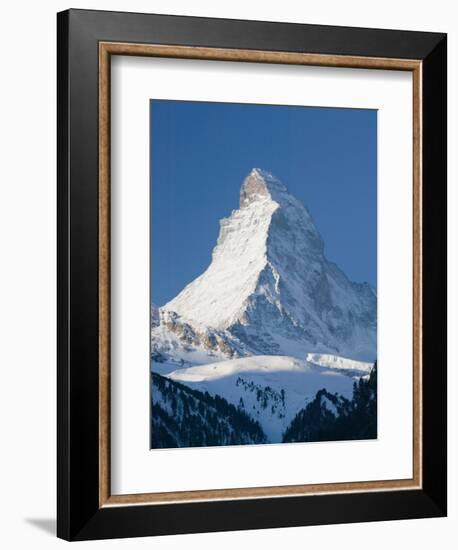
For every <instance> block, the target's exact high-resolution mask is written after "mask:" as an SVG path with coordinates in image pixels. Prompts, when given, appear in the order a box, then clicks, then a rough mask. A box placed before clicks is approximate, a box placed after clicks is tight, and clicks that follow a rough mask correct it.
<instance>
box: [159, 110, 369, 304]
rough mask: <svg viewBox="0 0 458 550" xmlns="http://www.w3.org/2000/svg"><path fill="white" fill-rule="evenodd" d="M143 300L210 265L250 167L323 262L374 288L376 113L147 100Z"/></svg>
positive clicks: (165, 296) (164, 293)
mask: <svg viewBox="0 0 458 550" xmlns="http://www.w3.org/2000/svg"><path fill="white" fill-rule="evenodd" d="M150 106H151V109H150V114H151V248H152V250H151V299H152V301H153V303H155V304H156V305H163V304H164V303H166V302H167V301H168V300H170V299H171V298H173V297H174V296H175V295H176V294H178V292H180V290H182V288H183V287H184V286H185V285H186V284H188V283H189V282H191V281H192V280H193V279H194V278H195V277H197V276H198V275H200V274H201V273H202V272H203V271H204V270H205V269H206V268H207V266H208V265H209V263H210V258H211V251H212V249H213V247H214V246H215V244H216V239H217V236H218V230H219V224H218V220H219V219H220V218H222V217H224V216H228V215H229V214H230V213H231V211H232V210H233V209H235V208H238V201H239V190H240V186H241V184H242V181H243V179H244V178H245V176H246V175H247V174H248V173H249V172H250V170H251V169H252V168H253V167H258V168H263V169H265V170H268V171H269V172H271V173H272V174H274V175H275V176H277V177H278V178H279V179H281V180H282V181H283V183H285V185H286V186H287V187H288V189H289V191H290V192H291V193H293V194H294V195H295V196H296V197H298V198H299V199H301V200H302V202H303V203H304V204H305V205H306V206H307V208H308V209H309V211H310V213H311V215H312V217H313V219H314V220H315V223H316V226H317V228H318V230H319V231H320V233H321V235H322V237H323V239H324V242H325V253H326V256H327V257H328V258H329V259H330V260H332V261H334V262H336V263H337V264H338V265H339V267H340V268H341V269H342V270H343V271H344V272H345V273H346V274H347V275H348V276H349V277H350V279H352V280H354V281H358V282H364V281H367V282H369V283H370V284H371V285H372V286H374V287H376V283H377V280H376V277H377V247H376V242H377V112H376V111H375V110H365V109H330V108H316V107H290V106H270V105H243V104H228V103H207V102H187V101H165V100H151V104H150Z"/></svg>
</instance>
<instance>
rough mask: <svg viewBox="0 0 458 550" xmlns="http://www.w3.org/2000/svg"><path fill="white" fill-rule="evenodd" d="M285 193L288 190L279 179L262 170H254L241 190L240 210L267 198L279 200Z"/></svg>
mask: <svg viewBox="0 0 458 550" xmlns="http://www.w3.org/2000/svg"><path fill="white" fill-rule="evenodd" d="M285 193H287V189H286V187H285V185H283V183H282V182H281V181H280V180H279V179H277V178H276V177H275V176H273V175H272V174H271V173H270V172H267V171H265V170H262V169H261V168H253V169H252V170H251V172H250V173H249V174H248V176H247V177H246V178H245V180H244V182H243V184H242V187H241V188H240V208H245V207H246V206H248V205H249V204H251V203H252V202H253V201H256V200H259V199H264V198H266V197H270V198H272V200H277V199H279V196H280V195H283V194H285Z"/></svg>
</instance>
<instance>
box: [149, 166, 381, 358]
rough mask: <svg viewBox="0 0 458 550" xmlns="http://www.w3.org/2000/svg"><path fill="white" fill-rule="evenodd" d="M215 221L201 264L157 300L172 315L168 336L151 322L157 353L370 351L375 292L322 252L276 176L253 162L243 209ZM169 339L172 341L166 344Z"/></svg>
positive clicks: (356, 354) (306, 217) (370, 354)
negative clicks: (163, 300) (208, 253)
mask: <svg viewBox="0 0 458 550" xmlns="http://www.w3.org/2000/svg"><path fill="white" fill-rule="evenodd" d="M220 225H221V228H220V234H219V237H218V241H217V245H216V246H215V248H214V250H213V254H212V261H211V264H210V265H209V267H208V268H207V270H206V271H205V272H204V273H203V274H202V275H200V276H199V277H198V278H197V279H196V280H194V281H193V282H191V283H190V284H189V285H188V286H186V287H185V288H184V289H183V291H182V292H180V294H178V296H177V297H175V298H174V299H173V300H171V301H170V302H168V303H167V304H166V305H165V306H164V307H163V308H161V312H162V316H164V315H165V316H166V317H168V318H169V317H170V315H174V316H175V321H174V327H173V335H172V336H170V333H168V335H167V334H166V333H167V330H166V329H164V327H163V326H162V329H160V328H158V327H160V326H161V322H159V325H156V326H153V328H152V348H153V351H154V350H155V349H156V348H157V349H159V348H160V349H166V348H167V349H169V352H167V353H166V356H168V357H170V356H172V358H173V355H174V354H175V356H176V355H177V354H180V353H181V356H180V357H181V358H183V357H188V356H189V354H191V355H192V353H194V355H196V353H195V352H198V353H197V355H199V360H198V361H192V360H191V361H190V362H197V363H202V362H210V361H215V360H221V359H223V358H225V357H237V356H244V355H249V354H256V355H259V354H265V355H290V356H295V357H303V358H305V356H306V355H307V354H308V353H322V354H323V353H330V354H333V355H344V356H347V357H351V358H354V359H362V360H368V361H373V360H374V359H375V358H376V331H377V325H376V309H377V307H376V302H377V299H376V295H375V292H374V291H373V290H372V289H371V288H370V286H369V285H367V284H357V283H353V282H351V281H349V280H348V278H347V277H346V276H345V274H344V273H343V272H342V271H341V270H340V269H339V268H338V267H337V266H336V265H335V264H333V263H331V262H329V261H328V260H327V259H326V257H325V255H324V245H323V241H322V238H321V236H320V234H319V233H318V231H317V229H316V227H315V224H314V222H313V220H312V218H311V216H310V214H309V212H308V211H307V209H306V208H305V207H304V206H303V205H302V203H301V202H300V201H298V200H297V199H296V198H295V197H293V196H292V195H291V194H290V193H288V191H287V189H286V187H285V186H284V185H283V184H282V183H281V182H280V181H279V180H277V179H276V178H275V177H273V176H272V175H271V174H269V173H267V172H264V171H262V170H259V169H253V170H252V171H251V173H250V174H249V175H248V176H247V178H246V179H245V181H244V182H243V185H242V187H241V191H240V208H239V209H238V210H234V211H233V212H232V214H231V215H230V216H229V217H228V218H224V219H222V220H221V222H220ZM162 325H163V323H162ZM181 325H183V326H185V327H191V329H193V330H194V332H195V333H196V334H197V336H196V337H190V331H189V330H184V329H183V328H182V326H181ZM183 332H186V333H187V336H185V337H184V340H183V338H182V334H183ZM167 338H169V340H170V339H171V340H173V341H174V342H173V345H172V346H169V344H170V342H169V341H168V343H167V345H166V346H165V348H164V345H163V344H164V339H165V340H167ZM208 342H210V343H211V345H210V346H209V345H208ZM201 353H203V357H201V356H200V354H201ZM206 356H207V358H206Z"/></svg>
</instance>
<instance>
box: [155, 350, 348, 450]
mask: <svg viewBox="0 0 458 550" xmlns="http://www.w3.org/2000/svg"><path fill="white" fill-rule="evenodd" d="M344 361H345V360H343V362H341V363H339V362H338V361H337V362H336V363H337V364H339V367H338V368H336V369H333V368H328V367H323V366H318V365H314V364H313V363H310V362H308V361H306V360H299V359H296V358H294V357H285V356H262V355H259V356H253V357H243V358H240V359H233V360H231V361H222V362H218V363H211V364H208V365H199V366H194V367H189V368H182V369H178V370H175V371H173V372H171V373H169V374H167V375H166V376H167V377H169V378H171V379H172V380H175V381H177V382H181V383H182V384H185V385H188V386H189V387H192V388H195V389H198V390H200V391H203V392H205V391H208V393H209V394H211V395H220V396H222V397H224V398H225V399H226V400H227V401H229V403H232V404H233V405H235V406H239V407H241V408H243V409H244V410H245V411H246V412H247V413H248V414H249V415H250V416H252V417H253V418H254V419H256V420H258V421H259V423H260V424H261V426H262V428H263V430H264V432H265V433H266V435H267V437H268V438H269V440H270V441H272V442H280V441H281V437H282V434H283V432H284V430H285V429H286V427H287V426H288V425H289V424H290V422H291V420H292V419H293V418H294V416H295V415H296V413H297V412H298V411H299V410H300V409H302V408H303V407H305V406H306V405H307V403H308V402H309V401H310V400H312V399H313V398H314V397H315V395H316V393H317V392H318V391H319V390H321V389H323V388H325V389H326V390H327V391H328V392H329V393H338V394H339V395H342V396H344V397H347V398H351V396H352V390H353V382H354V381H355V380H356V379H357V377H352V376H348V374H345V372H344V371H345V369H343V368H342V364H343V363H344ZM351 372H353V370H352V371H351Z"/></svg>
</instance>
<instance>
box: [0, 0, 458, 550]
mask: <svg viewBox="0 0 458 550" xmlns="http://www.w3.org/2000/svg"><path fill="white" fill-rule="evenodd" d="M454 4H456V3H455V2H452V1H451V0H450V1H447V0H436V1H435V2H431V1H429V0H428V1H425V0H416V1H412V0H407V1H404V2H400V1H399V0H383V2H381V1H380V2H378V3H374V2H368V1H367V0H364V1H358V0H345V1H344V2H342V1H341V0H320V1H319V2H310V3H305V2H298V1H297V0H282V1H281V2H274V1H273V0H262V1H261V0H256V1H252V2H247V1H246V0H232V1H231V2H225V3H223V4H221V3H219V2H215V1H212V0H193V1H192V2H190V1H189V0H168V1H165V0H157V1H154V2H153V1H150V2H148V1H136V0H130V1H129V2H127V1H126V0H124V1H121V0H116V1H115V0H112V1H110V2H102V1H100V0H99V1H93V0H86V1H83V2H77V1H74V2H72V3H71V4H68V3H67V2H65V1H63V0H50V1H47V2H46V3H42V2H31V1H30V0H27V1H25V0H24V1H22V2H14V3H13V2H8V3H4V5H3V7H2V13H1V26H0V29H1V31H0V41H1V50H0V51H1V63H0V71H1V72H0V75H1V76H0V83H1V84H0V96H1V100H0V150H1V151H2V155H1V160H0V173H1V175H0V191H1V197H0V262H1V263H0V358H1V359H0V367H1V371H0V422H1V430H0V525H1V529H0V544H1V546H2V547H3V548H7V549H16V548H18V549H19V548H34V549H35V550H39V549H41V548H54V547H57V546H59V547H62V546H63V545H64V544H65V543H64V542H63V541H60V540H58V539H56V538H54V535H53V531H54V528H55V519H54V518H55V468H56V461H55V422H56V419H55V382H56V374H55V371H56V366H55V347H56V342H55V309H56V304H55V284H56V276H55V223H56V222H55V203H56V194H55V187H56V184H55V165H56V159H55V123H56V121H55V100H56V94H55V88H56V86H55V12H57V11H60V10H64V9H67V8H68V7H81V8H88V9H90V8H93V9H111V10H121V11H122V10H129V11H139V12H155V13H171V14H182V15H200V16H210V17H211V16H213V17H229V18H241V19H264V20H270V21H291V22H298V23H317V24H329V25H348V26H364V27H381V28H383V27H385V28H397V29H412V30H425V31H442V32H448V33H449V157H450V159H449V205H450V206H449V230H450V234H449V266H450V267H449V270H450V272H449V280H450V283H451V284H450V285H449V286H450V288H449V300H450V306H449V312H450V313H449V321H450V325H449V339H450V345H449V346H450V347H449V357H450V361H449V363H450V369H449V372H450V376H449V388H450V391H449V394H450V404H449V413H450V414H449V418H450V421H449V441H450V444H449V450H450V452H449V464H450V468H449V474H450V477H449V487H450V497H449V518H447V519H434V520H419V521H405V522H389V523H378V524H363V525H343V526H329V527H307V528H294V529H281V530H280V529H277V530H269V531H251V532H249V531H244V532H237V533H218V534H202V535H191V536H179V537H178V536H177V537H163V538H160V539H154V540H153V539H137V540H134V541H133V540H123V541H104V542H97V543H86V547H95V545H96V544H98V547H100V548H102V547H107V546H109V547H110V548H140V547H143V548H146V547H147V546H148V545H149V546H151V545H154V547H155V548H160V549H175V548H181V547H187V548H199V549H206V548H209V549H210V548H214V547H218V548H219V549H221V550H222V549H224V548H233V547H234V546H235V547H240V548H246V547H253V546H254V547H259V548H276V547H283V548H304V547H308V548H313V547H319V548H335V547H339V548H352V549H353V550H358V549H362V548H367V546H370V548H371V550H377V549H382V548H383V549H386V548H390V547H393V548H397V547H402V546H408V547H411V548H431V547H436V548H445V549H448V548H455V547H456V540H457V538H458V487H457V481H458V476H457V473H456V472H457V467H456V465H457V464H458V425H457V420H458V406H457V400H456V398H455V391H452V390H453V389H454V388H456V385H457V381H458V376H457V374H456V368H455V367H456V360H457V358H458V344H457V343H458V338H457V336H456V335H457V333H458V318H457V314H458V303H457V289H456V285H454V284H453V282H454V281H456V280H458V272H457V270H458V239H457V238H458V216H457V215H456V211H455V208H456V207H457V206H458V205H457V199H458V191H457V188H456V178H457V168H458V166H457V155H456V151H457V149H458V135H457V130H458V125H457V105H456V98H457V97H458V58H457V54H458V17H457V13H456V9H455V8H454Z"/></svg>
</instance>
